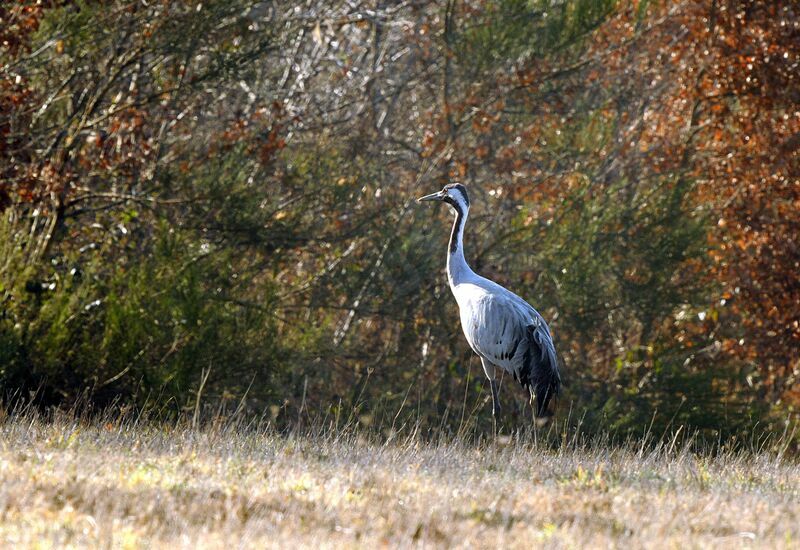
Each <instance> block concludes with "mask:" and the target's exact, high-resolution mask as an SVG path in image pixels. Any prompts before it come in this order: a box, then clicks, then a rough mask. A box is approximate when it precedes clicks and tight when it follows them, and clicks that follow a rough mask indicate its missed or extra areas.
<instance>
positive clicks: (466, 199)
mask: <svg viewBox="0 0 800 550" xmlns="http://www.w3.org/2000/svg"><path fill="white" fill-rule="evenodd" d="M443 191H458V192H460V193H461V196H462V197H464V203H465V204H466V205H467V206H469V195H468V194H467V188H466V187H464V186H463V185H461V184H460V183H450V184H448V185H445V186H444V189H443ZM445 200H446V199H445Z"/></svg>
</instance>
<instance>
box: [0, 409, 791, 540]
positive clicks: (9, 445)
mask: <svg viewBox="0 0 800 550" xmlns="http://www.w3.org/2000/svg"><path fill="white" fill-rule="evenodd" d="M544 439H546V438H545V437H543V436H542V435H541V434H539V437H535V434H523V435H518V436H516V437H513V438H499V439H498V440H497V441H472V442H468V441H467V440H465V439H463V438H462V439H454V438H452V437H449V436H442V437H439V438H436V437H433V438H430V437H428V438H421V437H419V436H418V435H414V434H411V435H409V436H407V437H405V438H403V437H396V438H395V439H394V440H393V441H389V442H388V443H387V442H386V439H385V438H384V439H382V440H381V439H379V438H377V437H374V436H373V435H371V434H368V433H364V434H359V433H358V430H341V429H339V430H327V431H326V430H323V429H319V430H311V429H309V430H305V431H302V430H297V431H296V432H295V433H292V434H277V433H275V432H274V431H273V430H271V429H270V428H269V427H263V428H258V427H254V426H242V425H236V426H234V425H224V424H220V423H218V424H216V425H213V424H212V425H208V426H205V427H199V428H193V427H192V426H191V422H186V423H185V425H176V424H164V423H155V422H145V421H136V420H133V419H131V420H125V421H114V420H108V419H105V420H104V419H97V420H91V421H89V420H82V419H80V418H77V417H75V416H74V415H69V414H64V415H55V416H54V417H53V418H49V419H48V420H44V419H42V418H41V417H40V416H38V415H36V414H34V413H25V414H19V415H12V416H6V417H5V418H4V419H3V420H2V424H0V517H2V521H0V546H3V547H6V548H10V547H37V548H48V547H74V548H84V547H102V548H142V547H148V548H151V547H154V548H159V547H167V546H169V547H173V548H195V547H197V546H198V545H202V547H207V548H220V547H228V548H232V547H238V548H255V547H282V548H286V547H291V546H295V547H296V546H306V547H307V546H315V547H323V548H327V547H347V548H352V547H361V548H376V547H411V546H414V547H417V546H421V547H503V548H506V547H508V548H531V547H533V546H536V547H553V548H562V547H563V548H579V547H592V548H609V547H611V548H614V547H623V546H627V547H631V548H638V547H658V548H679V547H682V548H702V547H726V548H727V547H746V548H749V547H760V548H791V547H797V545H798V544H800V467H799V466H800V465H799V464H798V463H797V461H796V459H794V458H787V457H785V456H783V454H782V453H781V452H780V449H779V448H778V447H777V446H776V445H774V444H771V445H768V446H767V445H765V447H768V448H765V449H762V450H758V449H754V448H752V446H749V447H751V448H745V447H748V446H743V448H742V449H740V450H725V448H724V446H723V447H721V448H717V449H716V450H713V451H708V452H700V453H698V452H695V451H692V450H690V447H691V446H690V444H689V443H687V442H685V441H684V442H681V441H680V438H677V439H673V440H672V441H664V442H662V443H656V444H651V445H649V446H639V445H637V444H633V443H632V444H630V445H627V446H624V445H623V446H611V445H608V444H605V443H601V442H597V443H578V442H577V441H576V440H575V439H573V440H571V441H570V440H563V439H562V441H561V443H560V444H553V441H554V439H553V438H552V437H551V438H550V439H549V443H547V444H544V443H542V441H543V440H544Z"/></svg>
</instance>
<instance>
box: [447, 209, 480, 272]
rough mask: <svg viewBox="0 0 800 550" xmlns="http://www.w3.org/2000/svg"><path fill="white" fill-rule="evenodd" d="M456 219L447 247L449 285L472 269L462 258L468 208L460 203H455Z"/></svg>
mask: <svg viewBox="0 0 800 550" xmlns="http://www.w3.org/2000/svg"><path fill="white" fill-rule="evenodd" d="M454 208H455V210H456V219H455V221H454V222H453V230H452V231H451V232H450V246H449V247H448V249H447V279H448V281H449V282H450V286H451V287H452V286H455V285H457V284H459V283H460V282H462V281H463V280H464V279H465V278H467V277H468V276H470V275H474V273H473V271H472V270H471V269H470V267H469V266H468V265H467V261H466V260H465V259H464V224H466V223H467V214H469V210H468V209H465V208H463V207H462V206H461V205H460V204H455V205H454Z"/></svg>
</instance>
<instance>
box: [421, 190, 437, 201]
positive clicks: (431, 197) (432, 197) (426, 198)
mask: <svg viewBox="0 0 800 550" xmlns="http://www.w3.org/2000/svg"><path fill="white" fill-rule="evenodd" d="M442 197H443V195H442V192H441V191H439V192H437V193H431V194H430V195H425V196H424V197H420V198H418V199H417V202H425V201H440V200H442Z"/></svg>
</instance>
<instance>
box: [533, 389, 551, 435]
mask: <svg viewBox="0 0 800 550" xmlns="http://www.w3.org/2000/svg"><path fill="white" fill-rule="evenodd" d="M528 391H530V392H531V414H532V415H533V424H534V425H535V426H536V427H537V428H544V427H545V426H547V423H548V422H550V417H549V416H546V415H545V416H536V405H535V402H536V392H534V391H533V386H528Z"/></svg>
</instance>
